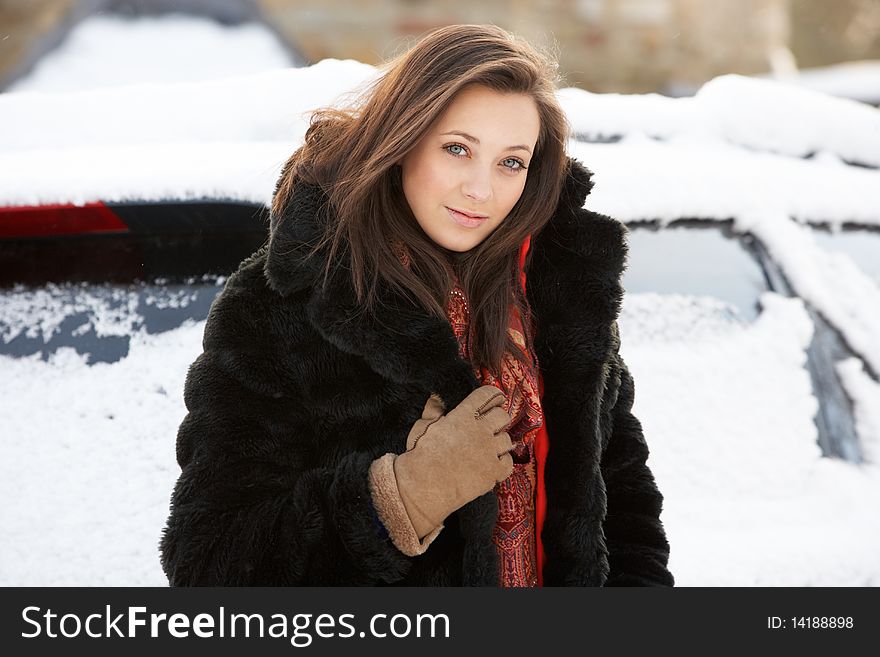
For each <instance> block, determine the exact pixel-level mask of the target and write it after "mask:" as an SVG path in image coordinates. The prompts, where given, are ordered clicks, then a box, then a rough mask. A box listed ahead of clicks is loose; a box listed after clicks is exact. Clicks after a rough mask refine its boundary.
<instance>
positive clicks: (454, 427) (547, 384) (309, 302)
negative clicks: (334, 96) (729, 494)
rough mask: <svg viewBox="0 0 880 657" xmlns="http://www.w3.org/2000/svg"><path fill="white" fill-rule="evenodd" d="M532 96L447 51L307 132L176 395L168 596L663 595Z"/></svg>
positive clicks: (425, 52)
mask: <svg viewBox="0 0 880 657" xmlns="http://www.w3.org/2000/svg"><path fill="white" fill-rule="evenodd" d="M556 82H557V77H556V65H555V63H554V62H553V60H552V59H549V58H547V57H545V56H543V55H541V54H539V53H538V52H537V51H535V50H534V49H533V48H532V47H531V46H529V45H528V44H527V43H524V42H522V41H521V40H519V39H517V38H515V37H514V36H512V35H510V34H509V33H507V32H505V31H504V30H501V29H500V28H497V27H492V26H476V25H454V26H450V27H446V28H442V29H439V30H436V31H434V32H432V33H430V34H428V35H427V36H426V37H425V38H424V39H422V40H421V41H420V42H419V43H418V44H417V45H415V46H414V47H413V48H412V49H411V50H410V51H408V52H407V53H405V54H404V55H402V56H400V57H399V58H397V59H396V60H394V61H392V62H391V63H390V64H389V65H387V66H386V67H385V69H384V70H383V71H382V75H381V76H380V77H378V78H377V80H376V82H375V83H374V84H373V85H372V86H371V87H370V88H369V89H368V90H367V92H366V93H365V95H364V96H363V98H362V99H361V102H360V104H359V105H357V106H354V107H351V108H348V109H325V110H323V111H320V112H317V113H316V114H315V115H314V116H313V117H312V121H311V125H310V127H309V130H308V131H307V133H306V138H305V143H304V145H303V146H302V147H301V148H300V149H298V150H297V151H296V152H295V153H294V154H293V155H292V157H291V158H290V160H289V161H288V162H287V164H286V165H285V167H284V169H283V171H282V174H281V178H280V180H279V181H278V185H277V187H276V191H275V196H274V199H273V203H272V212H271V226H270V238H269V241H268V243H267V245H265V246H264V247H263V248H262V249H260V250H259V251H257V252H256V253H255V254H254V255H253V256H251V257H250V258H248V259H247V260H245V261H244V262H243V263H242V264H241V266H240V267H239V269H238V271H237V272H236V273H235V274H234V275H232V276H231V277H230V278H229V280H228V282H227V284H226V287H225V289H224V290H223V292H222V293H221V294H220V295H219V296H218V297H217V299H216V301H215V302H214V305H213V306H212V308H211V312H210V315H209V317H208V321H207V325H206V327H205V336H204V353H202V354H201V355H200V356H199V358H198V359H197V360H196V361H195V363H194V364H193V365H192V367H191V369H190V371H189V375H188V377H187V381H186V388H185V401H186V406H187V409H188V411H189V412H188V414H187V415H186V417H185V419H184V420H183V423H182V425H181V427H180V431H179V434H178V442H177V458H178V462H179V463H180V466H181V469H182V473H181V475H180V478H179V480H178V483H177V486H176V488H175V490H174V493H173V497H172V503H171V514H170V517H169V519H168V523H167V527H166V529H165V532H164V535H163V538H162V542H161V557H162V566H163V568H164V570H165V573H166V574H167V575H168V578H169V581H170V583H171V584H172V585H300V584H301V585H409V586H412V585H422V586H440V585H483V586H536V585H543V586H551V585H570V586H602V585H605V586H609V585H660V586H671V585H672V584H673V578H672V575H671V574H670V572H669V570H668V569H667V562H668V555H669V545H668V543H667V540H666V536H665V532H664V529H663V526H662V523H661V522H660V519H659V515H660V511H661V504H662V496H661V494H660V492H659V491H658V489H657V487H656V485H655V482H654V479H653V477H652V474H651V472H650V470H649V469H648V467H647V466H646V465H645V461H646V459H647V456H648V449H647V446H646V444H645V440H644V438H643V435H642V430H641V426H640V424H639V422H638V420H637V419H636V418H635V417H634V416H633V415H632V413H631V408H632V404H633V381H632V378H631V376H630V374H629V372H628V371H627V368H626V365H625V364H624V362H623V360H622V359H621V357H620V355H619V338H618V331H617V323H616V319H617V316H618V312H619V309H620V304H621V298H622V294H623V290H622V289H621V286H620V276H621V272H622V271H623V268H624V263H625V258H626V244H625V234H626V229H625V227H624V226H623V225H622V224H621V223H620V222H618V221H616V220H614V219H611V218H609V217H607V216H603V215H600V214H596V213H593V212H590V211H588V210H585V209H584V208H583V206H584V203H585V199H586V196H587V194H588V193H589V191H590V188H591V187H592V182H591V174H590V172H589V171H588V170H587V169H585V168H584V167H583V166H582V165H581V164H580V163H579V162H577V161H575V160H573V159H570V158H568V157H567V156H566V154H565V145H566V140H567V138H568V135H569V129H570V127H569V125H568V123H567V121H566V119H565V116H564V114H563V112H562V110H561V109H560V107H559V105H558V104H557V101H556V96H555V91H554V90H555V84H556Z"/></svg>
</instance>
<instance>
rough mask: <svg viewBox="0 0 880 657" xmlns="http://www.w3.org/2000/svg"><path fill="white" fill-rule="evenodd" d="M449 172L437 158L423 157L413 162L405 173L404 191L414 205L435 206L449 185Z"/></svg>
mask: <svg viewBox="0 0 880 657" xmlns="http://www.w3.org/2000/svg"><path fill="white" fill-rule="evenodd" d="M449 180H450V176H449V172H448V171H446V170H445V169H444V164H443V162H442V161H441V160H439V159H436V158H428V157H423V158H419V159H418V160H415V161H413V162H412V164H411V166H410V167H409V168H408V169H406V170H405V172H404V180H403V185H404V190H405V191H406V195H407V198H408V199H409V200H410V202H411V203H412V204H414V205H423V204H433V203H434V202H435V201H436V200H437V197H438V196H441V195H443V194H444V193H445V189H446V188H447V187H448V185H449Z"/></svg>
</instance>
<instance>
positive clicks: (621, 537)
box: [601, 327, 674, 586]
mask: <svg viewBox="0 0 880 657" xmlns="http://www.w3.org/2000/svg"><path fill="white" fill-rule="evenodd" d="M615 328H616V327H615ZM612 369H613V370H614V371H616V375H615V376H619V381H620V386H619V388H618V394H617V400H616V402H615V403H614V405H613V406H612V408H611V409H610V412H609V414H610V421H611V427H612V428H611V436H610V438H609V440H608V445H607V447H606V449H605V450H604V452H603V455H602V461H601V469H602V476H603V478H604V481H605V488H606V495H607V515H606V518H605V541H606V545H607V547H608V562H609V566H610V572H609V574H608V578H607V580H606V582H605V586H673V585H674V578H673V576H672V574H671V573H670V572H669V570H668V568H667V563H668V561H669V543H668V541H667V539H666V533H665V531H664V529H663V524H662V522H661V521H660V512H661V510H662V506H663V495H662V494H661V493H660V491H659V489H658V488H657V485H656V483H655V481H654V476H653V474H652V473H651V471H650V469H649V468H648V466H647V465H646V461H647V459H648V445H647V443H646V442H645V438H644V435H643V433H642V426H641V423H640V422H639V420H638V419H637V418H636V417H635V416H634V415H633V414H632V406H633V400H634V396H635V388H634V383H633V378H632V376H631V375H630V372H629V369H628V368H627V366H626V363H625V362H624V361H623V359H622V358H621V357H620V355H619V354H618V353H615V356H614V365H613V367H612Z"/></svg>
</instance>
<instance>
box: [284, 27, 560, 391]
mask: <svg viewBox="0 0 880 657" xmlns="http://www.w3.org/2000/svg"><path fill="white" fill-rule="evenodd" d="M559 81H560V78H559V76H558V64H557V63H556V60H555V58H553V57H552V56H549V55H547V54H545V53H542V52H540V51H538V50H536V49H535V48H533V47H532V46H531V45H530V44H529V43H527V42H525V41H524V40H522V39H520V38H518V37H516V36H515V35H513V34H511V33H509V32H507V31H505V30H503V29H501V28H499V27H496V26H493V25H450V26H447V27H443V28H439V29H436V30H434V31H432V32H430V33H428V34H427V35H426V36H424V37H423V38H422V39H421V40H419V41H418V43H416V45H415V46H413V47H412V48H411V49H410V50H408V51H407V52H404V53H403V54H401V55H399V56H397V57H396V58H394V59H392V60H391V61H389V62H387V63H386V64H384V65H383V66H382V67H380V75H379V76H378V77H377V78H376V79H375V80H374V81H373V82H372V83H371V84H370V85H369V86H368V87H366V90H365V91H364V92H363V93H362V94H361V95H360V96H359V97H358V98H357V99H356V101H355V103H354V104H353V105H352V106H350V107H326V108H321V109H319V110H317V111H316V112H314V113H313V114H312V116H311V120H310V125H309V128H308V130H307V131H306V135H305V142H304V144H303V145H302V146H301V147H300V148H299V149H297V151H296V152H294V153H293V155H292V156H291V157H290V159H289V160H288V161H287V163H286V164H285V166H284V169H283V171H282V174H281V178H280V179H279V181H278V184H277V186H276V190H275V195H274V197H273V200H272V213H273V215H274V216H275V217H278V218H280V217H282V216H283V214H284V209H285V207H286V205H287V203H288V202H289V199H290V196H291V192H292V190H293V186H294V184H295V182H296V181H297V180H301V181H303V182H306V183H309V184H316V185H319V186H320V187H321V188H322V189H323V190H324V191H325V192H326V193H327V195H328V199H329V203H330V205H331V206H332V208H333V210H334V211H335V212H333V213H328V216H331V217H332V216H335V219H333V220H332V221H328V223H327V227H326V232H325V234H324V237H323V239H322V240H320V242H319V243H318V244H317V245H316V246H315V247H314V249H313V250H312V251H311V254H312V255H313V254H315V253H317V252H318V251H320V250H322V249H324V248H325V247H328V246H329V257H328V259H327V268H326V269H325V272H324V283H325V284H326V282H327V278H328V275H329V270H330V266H331V263H333V262H336V261H337V260H338V258H336V257H335V256H336V255H337V251H338V250H339V249H340V248H342V249H344V250H345V251H347V252H348V254H349V255H350V266H351V277H352V282H353V285H354V288H355V290H356V292H357V299H358V301H359V303H360V304H361V306H362V309H363V310H364V311H365V312H372V311H373V310H374V309H375V307H376V304H377V302H378V295H377V285H378V283H379V281H382V282H384V283H385V284H387V285H388V286H390V287H391V288H393V289H394V290H396V291H397V292H399V293H402V294H403V295H404V296H406V297H408V298H410V299H414V300H416V301H417V302H418V303H421V305H422V306H423V307H424V308H425V309H426V310H427V311H429V312H431V313H433V314H435V315H437V316H438V317H445V312H446V311H445V307H446V302H447V296H448V294H449V292H450V290H451V289H452V286H453V282H454V278H453V275H456V276H458V279H459V282H460V284H461V286H462V288H463V290H464V292H465V294H466V295H467V298H468V301H469V305H470V309H471V310H470V317H471V320H470V328H471V331H472V332H471V334H470V335H471V338H472V339H471V349H470V351H471V361H472V364H473V365H475V366H476V365H483V366H485V367H487V368H488V369H489V371H490V372H492V373H493V374H494V375H495V376H499V373H500V369H501V362H502V358H503V355H504V352H505V351H509V352H511V353H512V354H513V355H514V356H515V357H517V358H521V356H520V350H519V349H518V348H517V347H516V345H515V344H514V343H513V342H512V340H511V338H510V337H509V335H508V331H507V327H508V323H509V312H510V309H511V303H514V304H516V306H517V307H518V309H519V311H520V313H521V317H523V318H525V317H526V314H525V311H526V308H527V303H526V300H525V298H524V296H523V294H522V289H521V287H520V284H519V279H518V271H519V269H518V265H519V263H518V259H519V247H520V245H521V243H522V242H523V240H524V239H525V238H526V236H528V235H530V234H532V235H534V234H536V233H538V232H539V231H540V230H541V229H542V228H543V227H544V225H545V224H546V223H547V221H548V220H549V219H550V216H551V214H552V212H553V211H554V209H555V206H556V203H557V199H558V197H559V194H560V191H561V188H562V184H563V178H564V175H565V173H566V164H567V158H566V153H565V143H566V140H567V138H568V136H569V134H570V131H571V126H570V124H569V123H568V121H567V119H566V117H565V114H564V112H563V111H562V109H561V108H560V106H559V104H558V101H557V99H556V94H555V89H556V85H557V84H558V83H559ZM474 83H476V84H481V85H485V86H486V87H489V88H490V89H492V90H494V91H498V92H502V93H519V94H526V95H528V96H530V97H531V98H532V99H533V100H534V102H535V104H536V106H537V109H538V114H539V117H540V124H541V128H540V133H539V136H538V141H537V144H536V147H535V153H534V155H533V156H532V158H531V162H530V165H529V169H528V175H527V179H526V184H525V188H524V189H523V192H522V195H521V197H520V199H519V201H518V202H517V203H516V205H514V207H513V209H512V210H511V211H510V213H509V214H508V216H507V217H506V218H505V219H504V220H503V221H502V222H501V224H500V225H499V226H498V228H496V229H495V230H494V231H493V232H492V234H491V235H489V236H488V237H487V238H486V239H485V240H483V241H482V242H481V243H480V244H479V245H477V246H476V247H474V248H473V249H471V250H469V251H467V252H465V253H456V252H452V251H449V250H447V249H445V248H443V247H441V246H439V245H437V244H436V243H435V242H434V241H433V240H432V239H431V238H430V237H428V236H427V235H426V234H425V233H424V231H422V229H421V227H420V226H419V224H418V223H417V221H416V219H415V217H414V216H413V214H412V210H411V209H410V208H409V205H408V203H407V202H406V198H405V196H404V194H403V187H402V183H401V171H400V167H399V166H396V165H395V162H397V161H399V160H400V159H402V158H403V156H405V155H406V154H407V153H408V152H409V151H410V150H411V149H413V148H414V147H415V146H416V144H417V143H418V142H419V140H420V139H421V138H422V136H423V135H424V134H425V133H426V132H427V131H428V130H429V128H430V127H431V125H432V124H433V123H434V121H435V120H436V119H437V118H439V116H440V115H441V114H442V113H443V111H444V110H445V109H446V108H447V107H448V106H449V104H450V103H451V102H452V100H453V98H454V97H455V95H456V93H458V92H459V91H460V90H461V89H462V88H463V87H464V86H465V85H468V84H474ZM400 242H402V243H403V244H405V245H406V248H407V252H408V255H409V260H410V265H409V266H408V267H405V266H403V265H402V264H401V261H400V258H399V256H398V254H397V253H396V252H395V244H399V243H400ZM523 324H524V328H525V330H526V336H525V339H526V344H527V345H528V346H529V348H530V349H531V347H532V336H531V335H530V333H531V331H530V328H529V326H528V325H527V324H528V322H526V321H524V322H523Z"/></svg>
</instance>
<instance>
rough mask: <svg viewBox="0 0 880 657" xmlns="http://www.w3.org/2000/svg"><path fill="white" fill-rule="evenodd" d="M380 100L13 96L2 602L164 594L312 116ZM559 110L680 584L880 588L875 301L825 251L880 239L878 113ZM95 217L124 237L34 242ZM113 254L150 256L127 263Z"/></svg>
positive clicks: (761, 95)
mask: <svg viewBox="0 0 880 657" xmlns="http://www.w3.org/2000/svg"><path fill="white" fill-rule="evenodd" d="M375 74H376V69H374V68H373V67H370V66H367V65H364V64H360V63H358V62H353V61H336V60H325V61H323V62H320V63H318V64H316V65H313V66H310V67H305V68H300V69H289V70H283V71H282V70H279V71H272V72H267V73H262V74H257V75H252V76H243V77H240V78H237V79H231V80H222V81H210V82H201V83H190V84H172V85H149V86H131V87H128V88H119V89H104V90H95V91H91V92H88V93H86V92H68V93H58V94H24V93H22V94H11V95H7V96H0V121H3V122H4V123H5V124H16V125H21V126H24V127H25V128H26V129H22V130H18V131H15V132H14V134H13V133H9V134H4V135H2V136H0V142H2V143H0V177H2V179H4V180H13V181H14V183H15V184H13V185H9V186H6V188H5V189H3V190H2V192H0V231H4V230H6V229H5V228H3V226H16V227H17V228H16V230H18V231H19V232H18V233H17V234H13V235H12V236H11V237H9V236H8V235H7V237H6V238H4V241H3V242H2V243H0V271H2V273H3V276H2V278H3V281H2V284H3V285H4V286H6V289H5V290H4V291H3V293H2V296H0V350H2V351H3V354H4V355H0V367H2V368H3V371H4V374H6V376H4V377H3V382H4V385H5V388H4V390H3V391H2V395H0V399H2V400H3V401H2V402H0V404H3V406H2V407H0V417H2V418H3V421H4V424H5V426H6V427H8V428H7V429H6V430H5V431H4V433H3V435H2V436H0V441H2V442H0V449H2V450H3V455H4V459H3V463H4V464H5V465H4V466H3V468H4V471H3V472H2V473H0V475H2V476H0V481H3V482H4V483H3V485H5V486H7V487H8V488H9V489H10V490H9V491H7V492H9V494H10V495H13V496H15V497H17V499H19V500H20V504H18V505H16V506H15V507H14V508H13V509H11V510H7V512H6V516H5V517H4V520H5V528H6V533H5V538H4V539H3V541H0V563H16V564H17V566H16V569H15V571H14V572H13V571H11V570H5V571H2V570H0V577H2V579H3V583H5V584H48V585H54V584H130V585H138V584H152V585H159V584H163V583H164V577H163V575H162V573H161V570H160V568H159V564H158V556H157V552H156V549H157V547H156V546H157V543H158V537H159V532H160V530H161V527H162V525H163V522H164V519H165V516H166V514H167V508H168V507H167V504H168V495H169V492H170V490H171V488H172V486H173V483H174V481H175V479H176V477H177V474H178V469H177V465H176V463H175V461H174V438H175V435H176V430H177V426H178V425H179V423H180V421H181V420H182V418H183V416H184V414H185V408H184V405H183V398H182V387H183V381H184V377H185V375H186V370H187V367H188V366H189V364H190V363H191V362H192V360H194V359H195V357H196V356H197V355H198V353H199V352H200V349H201V337H202V336H201V334H202V331H203V328H204V318H205V315H206V313H207V309H208V307H209V305H210V302H211V300H212V299H213V297H214V295H216V293H217V292H218V291H219V289H221V287H222V284H223V280H224V278H223V277H224V275H226V274H228V272H230V271H232V269H233V268H234V266H235V264H236V263H237V261H239V260H240V256H242V254H245V255H246V254H247V253H249V252H250V251H252V250H253V249H254V248H256V246H258V245H259V243H261V240H263V239H265V236H266V235H265V230H266V221H265V219H266V216H267V215H266V207H267V205H268V203H269V200H270V198H271V193H272V190H273V186H274V183H275V180H276V179H277V176H278V174H279V172H280V168H281V166H282V164H283V162H284V161H285V160H286V158H287V156H288V155H289V154H290V153H291V152H292V151H293V149H295V148H296V146H297V145H298V144H299V143H300V141H301V139H302V136H303V134H304V131H305V127H306V125H307V113H308V111H309V110H311V109H313V108H315V107H319V106H322V105H326V104H331V103H336V102H343V101H344V99H345V97H346V95H347V94H348V93H349V92H351V91H352V90H356V89H358V88H359V87H361V85H364V84H366V83H368V82H369V80H371V79H372V77H373V76H374V75H375ZM559 97H560V100H561V101H562V103H563V106H564V107H565V109H566V112H567V114H568V116H569V119H570V121H571V123H572V126H573V128H574V132H575V136H574V138H573V139H572V140H571V142H570V144H569V152H570V153H571V154H572V155H573V156H575V157H577V158H578V159H579V160H581V161H582V162H583V163H584V164H585V165H586V166H587V167H588V168H590V169H591V170H592V171H593V172H594V174H595V177H594V181H595V187H594V188H593V191H592V193H591V194H590V196H589V197H588V207H590V208H591V209H593V210H596V211H599V212H603V213H606V214H609V215H612V216H615V217H617V218H619V219H621V220H623V221H625V222H626V223H627V225H628V226H629V228H630V258H629V268H628V271H627V274H626V278H625V279H624V285H625V287H626V289H627V295H626V297H625V301H624V306H623V311H622V316H621V322H620V324H621V335H622V343H623V347H622V349H623V352H624V356H625V358H626V359H627V362H628V364H629V365H630V369H631V370H632V372H633V374H634V378H635V381H636V405H635V408H634V412H635V414H636V415H637V417H639V419H640V420H641V422H642V424H643V426H644V429H645V434H646V436H647V439H648V443H649V446H650V448H651V457H650V465H651V467H652V470H653V471H654V474H655V476H656V478H657V480H658V484H659V486H660V489H661V490H662V491H663V492H664V495H665V502H664V511H663V516H662V519H663V521H664V524H665V525H666V528H667V533H668V535H669V539H670V543H671V546H672V552H671V557H670V569H671V570H672V571H673V572H674V573H675V575H676V580H677V583H678V584H680V585H691V586H699V585H807V584H812V585H857V586H858V585H869V584H872V583H877V582H880V563H878V561H877V558H876V555H877V554H878V553H880V514H877V513H876V508H875V507H874V505H875V502H876V500H878V499H880V466H878V464H877V463H878V457H880V446H878V443H880V384H878V382H877V376H876V373H877V371H878V367H880V343H878V340H877V337H878V335H880V285H878V282H877V279H876V277H873V274H872V273H871V272H870V270H869V269H867V268H862V267H860V266H859V264H857V261H856V259H854V258H853V257H851V256H850V255H847V254H846V253H844V252H843V251H842V250H841V249H838V248H836V247H834V246H833V245H832V244H824V243H822V238H820V237H819V236H817V235H816V231H817V230H818V229H817V228H814V226H830V227H831V228H833V229H837V228H840V227H843V226H849V225H852V226H858V227H860V228H859V230H863V231H865V232H870V231H872V230H873V229H874V227H877V226H880V170H878V167H880V114H878V112H877V110H876V109H873V108H870V107H867V106H861V105H859V104H857V103H854V102H851V101H845V100H840V99H833V98H830V97H827V96H823V95H821V94H818V93H816V92H810V91H805V90H800V89H793V88H788V87H783V86H782V85H779V84H775V83H772V82H766V81H758V80H749V79H745V78H740V77H737V76H724V77H722V78H717V79H715V80H713V81H712V82H710V83H708V84H707V85H705V86H704V87H703V88H702V89H701V90H700V92H699V93H698V94H697V95H696V96H695V97H693V98H681V99H669V98H663V97H659V96H654V95H646V96H641V95H634V96H618V95H611V94H590V93H588V92H585V91H582V90H577V89H564V90H561V91H560V92H559ZM254 99H260V101H259V102H254ZM62 107H63V108H64V110H65V111H64V112H63V113H62V112H60V111H59V110H60V108H62ZM172 107H173V111H171V110H170V109H169V108H172ZM49 117H51V118H52V120H51V121H49V120H48V119H49ZM10 122H11V123H10ZM38 126H39V127H38ZM47 126H48V128H47ZM832 128H834V129H832ZM59 207H63V208H65V209H64V210H63V212H61V211H59ZM83 208H96V210H95V212H96V213H97V214H98V215H100V216H101V217H103V219H102V221H107V222H108V223H107V224H106V226H110V227H111V229H109V230H105V231H103V232H102V230H100V229H99V230H96V231H95V232H92V233H87V234H86V233H84V232H83V231H80V232H79V234H77V235H75V236H74V235H67V236H63V235H54V236H52V237H45V238H43V237H35V236H34V235H30V236H25V235H24V233H23V232H22V231H25V230H26V228H27V226H28V224H29V223H30V224H32V225H34V226H36V225H37V224H40V222H44V223H45V222H49V223H51V222H50V221H49V219H47V217H49V213H52V212H61V214H63V213H64V212H70V213H72V215H71V216H73V215H76V214H77V213H80V212H83ZM97 208H100V210H97ZM27 213H31V214H30V215H28V214H27ZM111 214H112V215H113V217H114V219H113V220H111V219H109V218H108V217H109V215H111ZM96 216H97V215H96ZM28 217H30V219H29V218H28ZM37 217H43V218H37ZM116 219H118V220H119V221H121V222H122V224H124V226H125V228H123V227H122V226H121V225H119V224H113V223H112V221H115V220H116ZM59 222H60V223H58V224H57V225H58V226H60V225H64V222H63V221H62V220H60V219H59ZM95 225H96V226H97V225H98V224H95ZM101 226H104V224H101ZM113 226H115V228H113ZM35 230H36V227H35ZM114 230H115V232H114ZM835 234H836V233H835ZM871 234H873V233H871ZM114 240H115V244H123V243H125V241H126V240H128V244H129V246H120V247H119V248H117V249H116V252H115V254H114V255H113V256H112V257H111V256H110V255H108V254H110V253H112V252H113V249H111V248H110V245H111V244H114ZM866 243H867V241H866ZM62 244H63V245H62ZM135 244H139V245H140V246H137V247H136V246H132V245H135ZM220 244H223V246H222V249H226V248H228V249H229V250H228V251H226V252H225V253H221V250H222V249H221V247H219V246H218V245H220ZM871 244H876V242H872V243H871ZM114 248H116V247H114ZM138 248H140V249H142V250H140V251H138ZM28 249H30V250H28ZM40 249H42V251H40ZM56 249H57V250H56ZM105 258H106V259H105ZM869 260H870V261H871V262H876V260H872V259H870V258H869ZM60 270H64V271H65V272H66V273H65V275H64V276H57V277H56V278H55V279H52V278H51V277H44V278H42V279H41V278H40V275H41V273H42V274H46V273H48V272H51V271H60ZM24 271H26V272H28V276H29V278H28V279H27V280H24V279H25V278H26V277H24V275H20V272H24ZM77 271H80V272H89V275H88V276H81V277H79V278H77V277H76V275H75V274H76V272H77ZM16 277H19V278H21V279H22V280H21V281H20V282H19V283H15V279H16ZM71 278H73V279H74V280H73V281H71V280H70V279H71ZM50 281H51V282H50ZM53 340H54V341H56V342H54V343H53ZM16 341H18V343H17V344H18V346H16ZM114 344H115V346H114ZM16 349H18V351H16ZM60 542H63V543H64V545H66V546H67V547H66V551H65V554H64V555H61V554H58V553H57V548H56V546H57V545H58V544H59V543H60ZM843 546H845V549H844V547H843ZM71 564H75V566H73V565H71Z"/></svg>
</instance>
